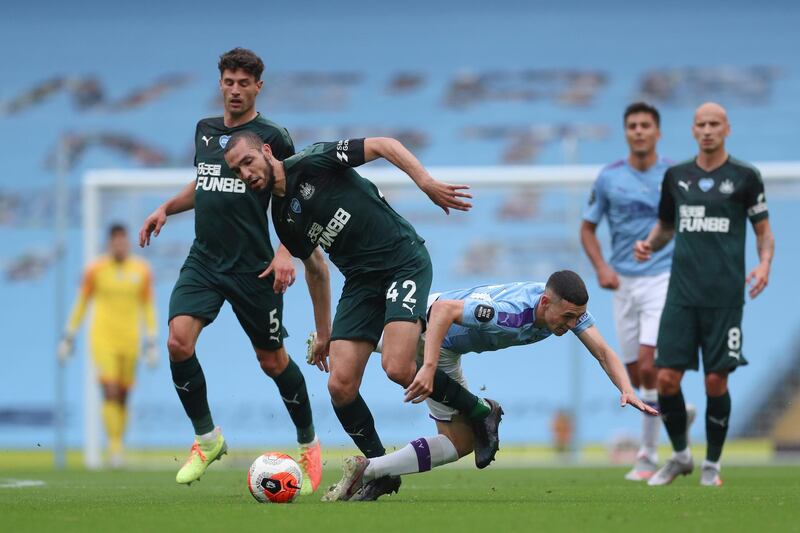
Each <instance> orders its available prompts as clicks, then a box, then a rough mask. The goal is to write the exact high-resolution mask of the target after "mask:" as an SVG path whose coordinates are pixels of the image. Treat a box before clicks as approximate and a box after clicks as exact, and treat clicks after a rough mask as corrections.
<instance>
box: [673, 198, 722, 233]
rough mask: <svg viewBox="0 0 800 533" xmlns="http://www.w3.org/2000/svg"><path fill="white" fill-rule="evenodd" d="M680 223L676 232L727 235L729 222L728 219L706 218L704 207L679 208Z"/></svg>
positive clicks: (687, 206)
mask: <svg viewBox="0 0 800 533" xmlns="http://www.w3.org/2000/svg"><path fill="white" fill-rule="evenodd" d="M680 216H681V219H680V223H679V225H678V231H679V232H680V233H683V232H696V231H702V232H707V233H728V231H729V230H730V227H731V221H730V219H729V218H728V217H707V216H706V207H705V206H704V205H682V206H680Z"/></svg>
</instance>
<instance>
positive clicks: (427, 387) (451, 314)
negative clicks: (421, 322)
mask: <svg viewBox="0 0 800 533" xmlns="http://www.w3.org/2000/svg"><path fill="white" fill-rule="evenodd" d="M463 312H464V301H463V300H443V301H437V302H434V303H433V305H432V306H431V311H430V316H429V317H428V329H427V331H426V332H425V353H424V356H423V360H422V367H421V368H420V369H419V370H418V371H417V375H416V376H414V381H412V382H411V385H409V386H408V388H407V389H406V395H405V399H404V400H405V401H406V402H409V401H410V402H412V403H420V402H422V401H424V400H425V399H426V398H427V397H428V396H430V394H431V393H432V392H433V375H434V373H435V372H436V367H437V366H438V364H439V350H441V349H442V342H443V341H444V337H445V335H447V330H449V329H450V326H452V325H453V324H454V323H456V322H457V321H458V320H459V318H460V317H461V315H462V314H463Z"/></svg>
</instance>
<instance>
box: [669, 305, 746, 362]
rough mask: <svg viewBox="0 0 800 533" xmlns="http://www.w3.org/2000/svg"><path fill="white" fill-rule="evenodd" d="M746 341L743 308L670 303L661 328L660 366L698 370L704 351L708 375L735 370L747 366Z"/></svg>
mask: <svg viewBox="0 0 800 533" xmlns="http://www.w3.org/2000/svg"><path fill="white" fill-rule="evenodd" d="M742 340H743V339H742V307H685V306H681V305H673V304H666V305H665V306H664V311H662V313H661V325H660V326H659V329H658V351H657V352H656V366H660V367H667V368H676V369H681V370H697V369H698V363H699V361H698V349H700V350H702V352H703V371H704V372H705V373H706V374H708V373H711V372H724V371H733V370H734V369H736V367H737V366H743V365H746V364H747V360H746V359H745V358H744V355H742Z"/></svg>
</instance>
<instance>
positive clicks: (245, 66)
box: [217, 47, 264, 81]
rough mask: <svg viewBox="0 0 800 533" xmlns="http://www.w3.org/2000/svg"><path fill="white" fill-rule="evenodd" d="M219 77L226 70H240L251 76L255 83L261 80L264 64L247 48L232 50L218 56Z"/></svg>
mask: <svg viewBox="0 0 800 533" xmlns="http://www.w3.org/2000/svg"><path fill="white" fill-rule="evenodd" d="M217 66H218V67H219V75H220V76H222V73H223V72H225V71H226V70H237V69H241V70H243V71H245V72H247V73H248V74H250V75H251V76H253V77H254V78H255V79H256V81H259V80H260V79H261V74H262V73H263V72H264V62H263V61H261V58H260V57H258V56H257V55H256V54H255V52H253V51H252V50H248V49H247V48H238V47H237V48H234V49H233V50H229V51H227V52H225V53H224V54H222V55H221V56H219V64H218V65H217Z"/></svg>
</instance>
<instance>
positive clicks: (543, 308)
mask: <svg viewBox="0 0 800 533" xmlns="http://www.w3.org/2000/svg"><path fill="white" fill-rule="evenodd" d="M431 300H432V303H431V305H430V307H429V315H430V316H429V322H428V330H427V332H426V333H425V336H424V338H423V339H421V340H420V343H419V351H420V352H421V353H420V356H421V357H422V360H423V363H422V368H423V369H424V370H425V371H426V372H424V373H423V371H420V373H418V374H417V377H416V378H415V379H414V382H413V383H412V384H411V386H410V387H408V390H407V393H406V398H407V399H408V400H411V401H414V402H420V401H422V400H423V399H427V402H428V407H429V409H430V411H431V417H432V418H433V419H434V420H435V421H436V427H437V429H438V433H439V434H438V435H436V436H434V437H423V438H419V439H416V440H414V441H412V442H411V443H410V444H408V445H407V446H405V447H404V448H402V449H400V450H398V451H396V452H394V453H390V454H388V455H385V456H383V457H377V458H367V457H362V456H356V457H348V458H347V459H345V463H344V475H343V477H342V479H341V481H339V483H337V484H336V485H334V486H333V487H331V489H329V491H328V494H327V496H328V499H337V500H353V501H368V500H375V499H377V497H378V496H380V494H379V493H376V492H375V491H373V490H372V489H371V488H370V483H371V482H372V480H374V479H376V478H380V477H382V476H400V475H403V474H413V473H416V472H425V471H428V470H430V469H432V468H435V467H437V466H441V465H444V464H447V463H452V462H454V461H456V460H458V459H459V458H461V457H463V456H465V455H467V454H469V453H471V452H472V450H473V441H474V433H473V430H472V425H471V424H470V423H468V421H467V420H466V419H465V418H464V416H462V415H460V414H458V413H457V412H456V411H455V410H454V409H452V408H450V407H447V406H445V405H442V404H441V403H439V402H436V401H433V400H431V399H430V398H429V394H430V391H431V386H432V383H431V377H430V376H431V369H435V368H436V367H437V365H438V368H439V369H441V370H443V371H445V372H446V373H447V374H448V375H449V376H450V377H452V378H453V379H454V380H456V381H457V382H459V383H460V384H461V385H463V386H464V387H466V386H467V383H466V379H465V378H464V375H463V373H462V371H461V356H462V355H464V354H466V353H470V352H477V353H481V352H493V351H497V350H502V349H503V348H508V347H510V346H522V345H527V344H532V343H535V342H539V341H542V340H544V339H546V338H548V337H550V336H551V335H556V336H559V337H560V336H562V335H564V334H565V333H566V332H567V331H572V332H573V333H574V334H575V335H576V336H577V337H578V339H580V341H581V342H582V343H583V345H584V346H586V349H587V350H588V351H589V353H591V354H592V355H593V356H594V357H595V358H596V359H597V361H598V362H599V363H600V366H601V367H602V368H603V370H604V371H605V372H606V374H607V375H608V377H609V378H610V379H611V382H612V383H613V384H614V385H615V386H616V387H617V389H619V391H620V393H621V394H622V396H621V398H620V405H621V406H625V405H632V406H633V407H635V408H636V409H639V410H640V411H642V412H644V413H648V414H650V415H651V416H652V415H657V414H658V412H657V411H656V410H655V409H653V408H652V407H650V406H648V405H647V404H646V403H644V402H642V401H641V400H640V399H639V398H637V397H636V395H635V393H634V391H633V387H632V386H631V383H630V380H629V379H628V376H627V373H626V372H625V367H624V366H623V365H622V363H621V362H620V360H619V358H618V357H617V355H616V354H615V353H614V351H613V350H612V349H611V347H609V346H608V344H607V343H606V341H605V340H604V339H603V336H602V335H601V334H600V332H599V330H598V329H597V327H596V326H595V325H594V318H593V317H592V315H590V314H589V313H588V312H587V311H586V305H587V302H588V300H589V295H588V293H587V292H586V286H585V285H584V283H583V280H582V279H581V278H580V276H578V275H577V274H576V273H574V272H572V271H569V270H562V271H559V272H555V273H554V274H552V275H551V276H550V278H549V279H548V280H547V283H532V282H523V283H507V284H499V285H485V286H480V287H473V288H471V289H467V290H453V291H447V292H444V293H441V294H434V295H431Z"/></svg>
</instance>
